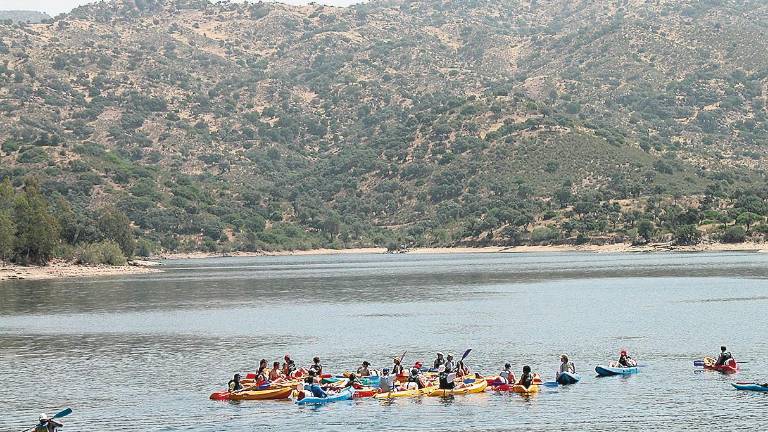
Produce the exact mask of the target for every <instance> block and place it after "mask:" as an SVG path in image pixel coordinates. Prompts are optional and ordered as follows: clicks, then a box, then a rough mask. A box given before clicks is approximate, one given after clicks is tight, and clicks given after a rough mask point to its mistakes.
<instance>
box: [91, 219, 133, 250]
mask: <svg viewBox="0 0 768 432" xmlns="http://www.w3.org/2000/svg"><path fill="white" fill-rule="evenodd" d="M98 227H99V231H100V232H101V236H102V238H103V240H112V241H114V242H115V243H117V244H118V245H119V246H120V250H121V251H123V254H124V255H125V256H126V257H127V258H130V257H131V256H133V251H134V249H135V248H136V240H135V239H134V238H133V230H132V229H131V221H130V220H129V219H128V216H126V215H125V213H123V212H121V211H120V210H117V209H116V208H114V207H106V208H103V209H101V216H100V217H99V221H98Z"/></svg>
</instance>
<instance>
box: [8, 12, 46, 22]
mask: <svg viewBox="0 0 768 432" xmlns="http://www.w3.org/2000/svg"><path fill="white" fill-rule="evenodd" d="M49 19H51V17H50V16H49V15H48V14H46V13H43V12H37V11H25V10H0V21H10V22H11V23H39V22H42V21H45V20H49Z"/></svg>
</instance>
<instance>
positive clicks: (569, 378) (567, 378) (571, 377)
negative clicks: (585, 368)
mask: <svg viewBox="0 0 768 432" xmlns="http://www.w3.org/2000/svg"><path fill="white" fill-rule="evenodd" d="M580 380H581V376H580V375H579V374H572V373H570V372H560V375H558V376H557V383H558V384H560V385H570V384H576V383H577V382H579V381H580Z"/></svg>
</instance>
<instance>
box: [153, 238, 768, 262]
mask: <svg viewBox="0 0 768 432" xmlns="http://www.w3.org/2000/svg"><path fill="white" fill-rule="evenodd" d="M386 252H387V249H386V248H353V249H311V250H297V251H277V252H232V253H229V254H221V253H208V252H186V253H167V254H160V255H158V256H156V257H153V258H154V259H164V260H177V259H204V258H221V257H258V256H305V255H346V254H385V253H386ZM543 252H592V253H653V252H763V253H768V243H751V242H747V243H736V244H725V243H706V244H698V245H695V246H675V245H672V244H668V243H654V244H648V245H643V246H632V245H631V244H629V243H617V244H608V245H579V246H574V245H555V246H514V247H509V246H486V247H439V248H412V249H407V250H405V251H402V252H395V253H396V254H403V253H404V254H466V253H543Z"/></svg>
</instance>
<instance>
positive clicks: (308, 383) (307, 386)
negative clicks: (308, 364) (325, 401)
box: [304, 371, 328, 398]
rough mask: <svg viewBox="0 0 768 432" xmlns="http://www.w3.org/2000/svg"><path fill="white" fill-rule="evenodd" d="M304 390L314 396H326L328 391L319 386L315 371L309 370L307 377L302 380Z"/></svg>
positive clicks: (318, 378)
mask: <svg viewBox="0 0 768 432" xmlns="http://www.w3.org/2000/svg"><path fill="white" fill-rule="evenodd" d="M304 390H308V391H310V392H312V396H314V397H318V398H326V397H328V393H326V392H325V390H323V389H322V388H321V387H320V377H318V376H317V374H316V373H315V371H309V373H308V376H307V378H306V379H305V380H304Z"/></svg>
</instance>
